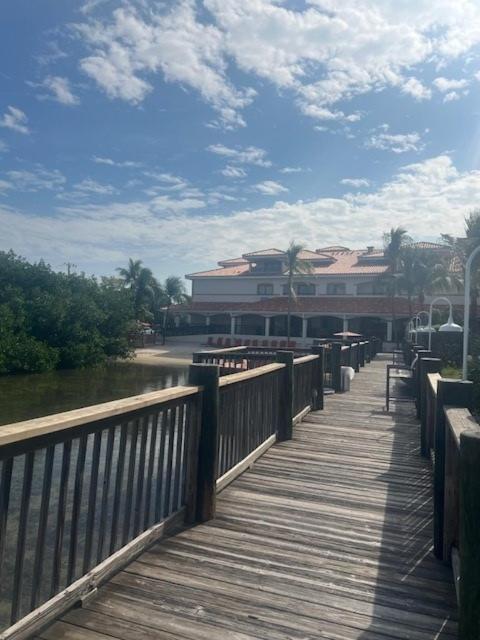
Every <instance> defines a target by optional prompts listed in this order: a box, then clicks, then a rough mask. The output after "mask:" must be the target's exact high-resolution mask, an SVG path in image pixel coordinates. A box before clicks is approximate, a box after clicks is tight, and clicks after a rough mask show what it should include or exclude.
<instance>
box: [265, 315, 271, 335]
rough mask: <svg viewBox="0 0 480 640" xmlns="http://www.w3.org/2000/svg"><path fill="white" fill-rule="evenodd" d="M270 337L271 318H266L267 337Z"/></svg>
mask: <svg viewBox="0 0 480 640" xmlns="http://www.w3.org/2000/svg"><path fill="white" fill-rule="evenodd" d="M269 336H270V316H267V317H266V318H265V337H266V338H268V337H269Z"/></svg>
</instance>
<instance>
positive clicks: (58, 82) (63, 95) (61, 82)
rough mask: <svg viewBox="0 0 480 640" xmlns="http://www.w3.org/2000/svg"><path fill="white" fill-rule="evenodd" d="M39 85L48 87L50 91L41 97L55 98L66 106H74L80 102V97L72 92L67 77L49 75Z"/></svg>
mask: <svg viewBox="0 0 480 640" xmlns="http://www.w3.org/2000/svg"><path fill="white" fill-rule="evenodd" d="M37 86H40V87H42V88H44V89H47V90H48V91H49V92H50V93H49V94H48V95H45V94H42V95H40V96H39V97H40V98H48V99H50V100H55V101H56V102H60V104H64V105H66V106H74V105H77V104H79V103H80V100H79V99H78V97H77V96H76V95H74V93H73V92H72V89H71V87H70V82H69V80H68V79H67V78H62V77H61V76H47V77H46V78H45V80H44V81H43V82H42V83H41V84H40V85H37Z"/></svg>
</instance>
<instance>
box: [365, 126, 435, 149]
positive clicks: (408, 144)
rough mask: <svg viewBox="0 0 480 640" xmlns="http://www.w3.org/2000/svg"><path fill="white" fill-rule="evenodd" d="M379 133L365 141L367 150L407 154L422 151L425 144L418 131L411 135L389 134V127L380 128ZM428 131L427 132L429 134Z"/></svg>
mask: <svg viewBox="0 0 480 640" xmlns="http://www.w3.org/2000/svg"><path fill="white" fill-rule="evenodd" d="M379 130H380V131H379V132H375V133H373V134H372V135H371V136H370V138H368V139H367V140H366V141H365V147H366V148H367V149H380V150H382V151H392V152H393V153H406V152H407V151H422V150H423V149H424V148H425V144H424V142H423V141H422V136H421V134H420V133H418V132H417V131H413V132H411V133H394V134H393V133H388V131H389V127H388V125H382V126H381V127H379ZM427 131H428V130H426V131H425V133H427Z"/></svg>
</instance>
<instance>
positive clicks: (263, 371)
mask: <svg viewBox="0 0 480 640" xmlns="http://www.w3.org/2000/svg"><path fill="white" fill-rule="evenodd" d="M315 357H316V356H315ZM284 368H285V365H284V364H281V363H277V362H272V364H266V365H264V366H263V367H257V368H256V369H248V370H247V371H240V373H232V374H231V375H229V376H223V377H221V378H220V380H219V383H218V386H219V387H226V386H227V385H230V384H236V383H237V382H244V381H245V380H250V379H251V378H256V377H258V376H264V375H267V374H268V373H272V372H273V371H278V370H279V369H284Z"/></svg>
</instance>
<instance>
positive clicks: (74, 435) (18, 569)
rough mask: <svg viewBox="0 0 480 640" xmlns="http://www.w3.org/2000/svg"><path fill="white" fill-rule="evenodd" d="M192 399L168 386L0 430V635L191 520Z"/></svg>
mask: <svg viewBox="0 0 480 640" xmlns="http://www.w3.org/2000/svg"><path fill="white" fill-rule="evenodd" d="M200 399H201V393H200V389H199V388H198V387H193V386H191V387H175V388H173V389H166V390H164V391H158V392H154V393H148V394H145V395H142V396H137V397H134V398H127V399H124V400H120V401H115V402H108V403H105V404H102V405H97V406H95V407H88V408H85V409H78V410H75V411H69V412H67V413H63V414H57V415H54V416H47V417H46V418H40V419H37V420H30V421H28V422H25V423H17V424H15V425H11V426H5V427H2V428H1V429H0V460H1V464H2V470H1V476H0V565H1V566H0V575H1V596H0V614H1V626H2V627H5V626H6V625H8V624H10V625H15V623H17V621H18V620H19V619H20V618H22V617H25V616H26V614H28V613H30V612H31V611H34V610H35V609H37V607H38V606H39V605H42V604H44V603H45V602H47V601H50V603H51V606H50V607H46V608H44V611H43V615H44V617H46V618H48V616H49V614H51V611H52V610H53V609H54V610H55V611H58V607H57V606H56V602H55V597H56V596H57V594H59V593H60V592H62V593H63V594H64V596H65V598H64V602H66V603H69V602H70V601H71V600H72V599H73V600H74V599H78V598H79V597H81V595H82V594H83V593H84V592H85V591H86V590H90V589H91V588H92V585H96V583H97V581H98V580H99V579H100V577H101V578H104V577H105V576H107V575H109V574H110V573H111V572H112V571H114V570H115V571H116V570H117V569H118V566H119V562H120V561H121V559H119V556H118V550H119V549H124V550H125V549H127V555H128V554H131V553H132V552H133V551H134V550H135V546H133V547H132V546H131V544H130V543H131V542H132V541H133V540H137V543H138V544H140V546H141V542H142V540H149V539H150V538H151V537H155V536H157V535H160V534H161V533H163V531H164V529H165V528H166V527H165V523H169V524H171V523H172V522H173V520H174V519H175V518H174V516H175V515H176V514H180V513H182V519H183V513H184V511H185V510H186V511H187V512H188V513H189V514H191V513H192V510H193V508H194V506H193V502H192V500H193V488H192V487H193V484H194V479H195V473H196V462H197V453H196V441H197V440H198V427H199V417H200ZM142 536H143V537H142ZM129 544H130V546H129ZM123 555H125V553H124V554H123ZM94 567H96V568H97V570H96V571H93V572H92V569H93V568H94ZM67 588H68V589H67ZM52 599H53V601H52ZM29 622H30V621H29V620H27V621H26V624H27V626H28V623H29ZM24 625H25V623H24ZM24 625H23V626H24ZM3 637H15V626H13V627H12V630H11V631H10V632H9V633H8V634H7V635H5V636H2V638H3Z"/></svg>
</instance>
